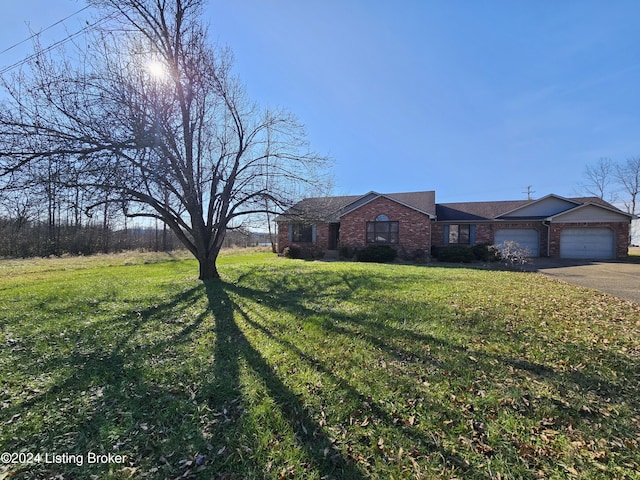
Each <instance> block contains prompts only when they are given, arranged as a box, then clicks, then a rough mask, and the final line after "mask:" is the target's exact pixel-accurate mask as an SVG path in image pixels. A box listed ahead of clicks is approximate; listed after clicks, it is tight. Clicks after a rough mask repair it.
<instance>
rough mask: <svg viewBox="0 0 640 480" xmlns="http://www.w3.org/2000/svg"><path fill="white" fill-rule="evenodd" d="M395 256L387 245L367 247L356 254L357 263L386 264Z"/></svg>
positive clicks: (393, 251)
mask: <svg viewBox="0 0 640 480" xmlns="http://www.w3.org/2000/svg"><path fill="white" fill-rule="evenodd" d="M397 256H398V252H396V251H395V250H394V249H393V248H391V247H390V246H389V245H369V246H368V247H366V248H364V249H362V250H360V251H358V252H357V253H356V257H357V258H358V261H359V262H374V263H387V262H392V261H393V260H395V258H396V257H397Z"/></svg>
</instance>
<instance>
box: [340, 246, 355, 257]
mask: <svg viewBox="0 0 640 480" xmlns="http://www.w3.org/2000/svg"><path fill="white" fill-rule="evenodd" d="M355 253H356V252H355V249H353V248H352V247H350V246H349V245H345V246H342V247H340V258H344V259H346V260H351V259H352V258H353V257H354V255H355Z"/></svg>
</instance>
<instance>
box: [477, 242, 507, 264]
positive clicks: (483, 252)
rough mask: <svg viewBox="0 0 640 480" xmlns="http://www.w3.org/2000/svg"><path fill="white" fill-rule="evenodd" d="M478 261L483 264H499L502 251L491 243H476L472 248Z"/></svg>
mask: <svg viewBox="0 0 640 480" xmlns="http://www.w3.org/2000/svg"><path fill="white" fill-rule="evenodd" d="M471 251H472V252H473V255H474V257H475V258H476V260H480V261H481V262H497V261H498V260H500V250H498V248H497V247H496V246H495V245H491V244H490V243H476V244H475V245H474V246H472V247H471Z"/></svg>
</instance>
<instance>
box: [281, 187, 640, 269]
mask: <svg viewBox="0 0 640 480" xmlns="http://www.w3.org/2000/svg"><path fill="white" fill-rule="evenodd" d="M632 218H634V217H633V216H632V215H630V214H627V213H625V212H622V211H621V210H619V209H617V208H615V207H614V206H612V205H610V204H608V203H607V202H604V201H602V200H600V199H597V198H591V197H588V198H563V197H560V196H558V195H553V194H552V195H547V196H546V197H543V198H541V199H538V200H516V201H497V202H467V203H446V204H436V203H435V192H433V191H424V192H407V193H396V194H379V193H376V192H369V193H367V194H365V195H360V196H345V197H328V198H311V199H305V200H303V201H301V202H300V203H299V204H297V205H295V206H294V207H292V208H291V209H289V210H288V211H287V212H285V213H284V214H282V215H281V216H279V217H278V219H277V222H278V249H279V251H280V252H282V250H283V249H284V248H286V247H287V246H294V245H295V246H298V247H301V248H304V249H314V250H316V251H325V250H337V249H339V248H342V247H349V248H351V249H356V250H358V249H362V248H365V247H366V246H368V245H372V244H383V245H390V246H391V247H393V248H395V249H396V250H397V251H398V253H399V254H400V255H401V256H404V257H411V256H412V255H414V254H415V253H416V252H424V253H426V254H429V253H430V251H431V247H432V246H439V247H443V246H452V245H455V246H469V247H470V246H472V245H474V244H478V243H488V244H496V243H500V242H503V241H507V240H512V241H517V242H518V243H520V244H522V245H523V246H524V247H526V248H527V249H528V250H529V251H530V252H531V253H532V256H544V257H546V256H549V257H566V258H624V257H626V256H627V250H628V246H629V228H630V221H631V219H632Z"/></svg>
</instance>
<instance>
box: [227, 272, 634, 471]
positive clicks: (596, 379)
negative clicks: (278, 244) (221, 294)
mask: <svg viewBox="0 0 640 480" xmlns="http://www.w3.org/2000/svg"><path fill="white" fill-rule="evenodd" d="M249 275H250V273H247V274H245V275H244V276H241V277H240V282H238V283H237V284H235V285H231V284H230V285H228V288H229V289H230V291H231V292H233V294H234V295H235V296H237V297H238V298H242V299H246V300H247V301H248V302H246V303H247V305H250V304H251V303H262V304H263V305H265V306H267V307H268V308H270V309H271V310H273V311H282V312H287V313H288V314H290V315H291V316H292V317H293V318H295V319H297V320H298V321H301V322H303V323H304V322H312V323H314V322H315V323H316V324H317V326H319V327H320V328H321V329H322V330H323V331H324V332H325V334H326V336H327V337H332V336H333V337H332V338H337V337H351V338H354V337H357V338H360V339H362V340H363V341H364V342H367V343H368V344H370V345H373V346H374V347H375V348H377V349H378V350H379V351H380V352H381V357H382V358H391V359H395V360H397V361H398V362H401V363H404V364H406V363H412V362H413V363H416V364H419V368H424V369H425V370H427V371H429V370H432V371H433V370H438V371H439V372H440V373H442V374H444V375H452V376H454V377H455V376H457V375H461V376H462V377H465V376H466V377H473V376H474V375H477V377H478V378H483V379H484V381H483V382H481V383H483V384H484V386H485V387H487V390H488V391H490V392H491V391H498V393H501V392H500V391H499V389H500V388H501V386H500V385H497V384H496V383H495V382H497V381H502V380H503V378H502V377H504V378H509V376H510V375H511V376H512V377H516V378H517V382H518V384H517V385H518V387H517V388H519V389H520V390H521V391H522V392H523V395H524V396H523V399H522V400H520V399H516V400H517V401H518V402H521V403H523V404H525V406H526V408H524V409H523V408H521V407H522V405H518V406H516V410H518V411H519V412H520V413H521V414H522V415H523V416H525V417H526V418H528V419H530V420H535V419H536V418H537V417H538V416H542V415H544V414H548V415H553V414H554V412H555V414H557V415H558V418H557V421H559V422H561V424H558V425H557V427H561V426H562V424H563V422H566V424H565V425H564V426H567V427H568V431H569V432H568V435H569V436H571V435H572V434H571V429H572V427H573V426H576V425H577V426H580V425H583V424H584V426H585V429H586V430H585V431H590V430H591V427H590V426H589V425H591V424H593V423H594V422H596V423H598V422H600V421H602V422H603V423H606V424H607V425H608V428H609V429H611V430H613V431H617V432H619V434H622V435H627V434H628V435H630V436H629V437H628V438H630V439H632V441H633V439H634V438H635V435H636V434H637V433H638V428H637V425H636V426H635V427H634V426H633V425H627V424H623V423H622V420H616V419H615V418H613V417H612V416H611V415H610V414H609V413H608V411H609V409H610V408H613V410H614V411H615V409H616V408H618V407H621V408H622V409H627V407H630V408H629V409H628V411H631V412H632V413H633V411H636V412H637V411H638V410H639V409H640V400H639V399H640V386H639V385H638V382H637V378H638V377H637V372H638V371H639V369H640V362H638V360H637V358H636V357H633V356H632V355H631V356H630V355H623V354H622V353H618V352H617V351H614V350H613V349H611V348H600V347H597V350H598V351H597V352H595V354H596V355H597V358H598V360H599V361H601V362H602V364H603V365H605V366H609V365H613V366H615V368H616V371H617V377H616V378H619V379H620V380H619V381H617V380H613V379H612V380H609V379H607V378H605V377H604V376H603V375H601V374H600V373H599V371H598V369H597V368H595V367H594V368H592V366H591V365H587V368H586V369H585V368H583V369H580V370H578V369H574V368H572V367H571V365H567V364H563V363H560V364H555V362H554V363H539V362H536V361H532V360H530V359H528V358H527V354H526V348H525V349H524V350H523V351H522V352H520V353H518V354H516V353H514V354H513V355H508V354H504V353H498V352H492V351H490V350H488V349H483V348H481V347H480V348H479V346H474V345H473V344H471V345H470V346H466V345H464V344H457V343H453V342H451V341H449V340H448V339H445V338H442V337H434V336H433V335H429V334H425V333H421V332H416V331H415V330H413V329H411V327H410V325H409V326H407V327H406V328H404V327H402V326H401V325H400V324H398V323H396V324H388V323H385V322H384V321H380V320H379V315H376V313H378V312H373V311H370V312H367V311H366V309H365V310H364V311H360V312H358V313H353V314H351V313H344V312H343V311H341V310H340V309H339V308H333V309H331V310H330V311H329V312H326V311H325V312H324V314H323V315H321V316H319V315H318V312H316V311H315V310H314V309H313V305H314V303H317V301H316V297H317V296H318V292H321V291H323V290H330V289H334V287H335V286H336V279H335V277H334V278H332V280H331V281H330V282H328V283H327V282H324V283H322V282H321V281H320V282H319V281H318V280H319V279H318V278H313V279H305V280H304V281H302V280H298V281H295V280H291V279H289V284H288V285H286V286H285V287H284V288H283V287H282V286H281V285H280V284H279V283H278V280H279V278H274V279H272V280H270V281H264V280H263V281H262V282H263V283H262V284H260V286H259V288H256V287H255V286H254V285H255V284H256V282H252V286H250V287H249V286H243V285H241V284H240V283H241V282H242V281H243V280H248V276H249ZM342 281H344V285H345V286H346V288H344V289H343V290H342V291H341V292H337V293H334V294H333V297H332V299H333V300H336V299H338V300H340V299H344V300H348V299H349V298H350V293H351V292H354V291H356V290H357V289H358V288H360V287H366V288H367V289H368V290H371V291H372V292H373V291H375V289H376V288H382V289H384V288H389V285H388V284H386V285H385V284H384V282H383V283H379V282H378V281H376V280H375V279H373V281H372V282H371V284H370V285H367V279H366V277H364V276H361V275H349V274H343V275H342ZM381 293H383V290H381ZM338 303H339V302H338ZM237 308H238V309H239V310H240V311H241V312H242V316H243V318H244V321H245V323H247V324H249V325H250V326H251V327H253V328H254V329H256V330H259V331H261V332H262V334H263V335H266V336H267V337H269V338H270V339H272V340H274V341H276V342H278V343H280V344H281V345H282V346H283V347H284V348H286V349H288V350H290V351H292V352H294V353H295V354H296V356H298V357H299V358H301V359H302V360H303V361H305V362H306V363H308V364H309V365H311V366H313V367H314V368H315V369H317V370H318V371H320V372H322V373H323V374H325V375H331V376H333V378H334V379H335V380H336V382H337V383H338V384H339V385H340V387H341V388H342V389H343V390H344V392H345V395H346V396H347V397H349V396H351V397H353V398H358V399H359V401H361V402H363V396H362V395H361V394H360V393H359V392H358V391H357V390H356V389H355V388H353V387H351V386H350V385H349V382H347V381H346V380H345V379H341V378H338V377H337V376H336V375H335V373H334V372H333V371H332V369H331V368H330V367H329V366H328V365H327V364H326V363H325V362H321V361H319V360H318V358H317V356H316V355H314V354H313V353H309V352H305V351H303V350H302V348H303V344H295V345H294V344H293V343H292V342H291V341H289V340H287V337H286V336H285V335H284V334H283V332H284V329H285V328H286V323H287V322H286V321H282V322H280V321H278V320H277V319H274V318H265V317H263V318H256V313H255V312H252V313H251V314H249V313H247V311H246V310H245V311H243V309H242V306H240V305H237ZM429 308H430V307H429ZM434 308H436V309H437V307H434ZM443 313H445V312H443ZM252 316H253V318H252ZM327 317H331V318H330V320H327ZM371 317H374V318H373V319H372V318H371ZM484 321H485V322H486V321H490V319H484ZM467 323H468V322H467V321H466V320H465V321H464V322H463V324H462V325H460V328H466V329H469V331H468V332H467V333H469V334H470V335H469V337H472V336H476V335H479V336H482V335H488V338H490V339H491V341H492V342H498V341H500V339H501V338H502V339H503V340H502V341H504V338H505V335H506V333H505V332H500V331H498V330H495V331H488V332H487V331H484V330H482V329H481V330H476V329H474V327H473V325H471V326H469V325H465V324H467ZM473 323H475V322H471V324H473ZM452 327H455V325H452ZM289 328H293V326H291V325H289ZM519 342H520V343H521V344H522V345H527V342H534V343H535V342H537V343H539V344H540V346H541V347H542V346H544V345H546V344H547V342H548V340H547V339H546V338H545V337H543V336H542V337H540V338H538V339H536V338H535V334H534V337H533V338H531V337H529V338H527V339H526V342H525V340H521V341H519ZM411 343H413V344H422V345H425V346H430V347H431V349H426V350H423V351H418V352H417V353H416V351H414V350H410V349H408V348H406V347H405V345H407V344H411ZM556 347H557V348H558V351H557V352H556V355H558V354H563V352H566V353H567V355H568V354H569V352H572V356H573V357H574V358H576V352H580V351H582V352H587V351H591V350H593V346H592V345H587V343H575V344H573V343H572V344H565V343H559V344H558V345H557V346H556ZM306 348H308V347H306ZM434 352H438V353H435V354H434ZM580 360H581V361H585V359H584V358H582V357H581V358H580ZM387 361H388V360H387ZM586 361H587V362H588V361H589V359H588V358H587V359H586ZM498 371H500V372H501V373H497V372H498ZM508 371H510V372H512V373H511V374H510V373H508ZM428 376H429V375H428V374H427V375H425V376H424V377H422V378H428ZM530 380H535V382H537V383H536V384H537V386H538V387H541V386H542V387H543V391H542V392H536V391H535V389H536V386H535V385H533V384H531V382H530ZM467 386H468V387H469V388H471V387H474V386H475V390H478V394H479V395H480V394H482V395H484V393H483V391H482V388H483V387H479V386H477V385H475V381H474V380H473V379H472V378H471V379H470V380H469V381H468V385H467ZM496 387H497V388H498V390H495V389H496ZM505 388H507V389H508V387H505ZM547 390H548V392H550V393H548V392H547V393H545V391H547ZM540 393H541V394H542V395H540ZM423 395H424V393H423ZM528 397H530V398H531V399H530V400H527V398H528ZM589 399H591V400H589ZM594 399H595V403H589V402H593V400H594ZM505 400H506V399H505ZM580 402H586V403H580ZM369 403H370V402H369ZM430 407H432V408H433V409H434V410H436V411H439V412H440V413H442V414H444V415H446V414H453V416H455V415H456V412H447V410H446V409H443V408H442V406H438V405H433V404H432V405H430ZM453 407H454V408H455V405H453ZM372 413H373V415H375V416H376V417H378V418H379V419H380V420H381V421H383V422H385V423H389V424H390V423H391V422H390V420H393V418H392V416H391V415H389V413H388V412H386V411H384V410H383V409H381V408H379V407H377V406H375V407H374V408H373V409H372ZM485 413H487V412H485ZM543 421H549V420H543ZM410 430H411V429H405V430H403V435H405V436H409V437H412V438H413V439H414V440H418V441H422V443H423V444H427V445H429V448H431V449H433V450H436V451H439V453H440V454H441V455H442V456H443V457H444V459H445V461H446V462H447V463H450V464H453V465H456V464H458V465H459V464H460V462H458V461H457V459H458V458H459V457H458V456H457V455H451V453H450V452H447V451H446V450H444V449H442V448H440V447H439V446H437V445H436V444H433V442H429V441H428V440H425V439H421V438H420V435H419V434H418V435H415V434H412V433H411V431H410ZM407 431H409V433H407ZM625 431H626V432H627V434H623V433H621V432H625ZM634 432H635V433H634ZM592 434H593V433H592ZM452 459H453V461H451V460H452ZM541 461H542V462H544V461H550V462H551V463H553V461H554V460H553V459H552V458H551V459H546V460H545V459H541ZM467 465H468V464H467ZM469 466H470V465H469ZM468 474H471V471H469V472H468ZM473 474H474V475H478V474H479V473H478V472H474V473H473Z"/></svg>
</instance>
